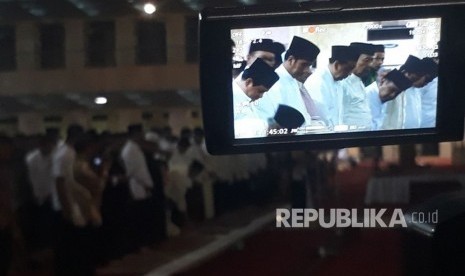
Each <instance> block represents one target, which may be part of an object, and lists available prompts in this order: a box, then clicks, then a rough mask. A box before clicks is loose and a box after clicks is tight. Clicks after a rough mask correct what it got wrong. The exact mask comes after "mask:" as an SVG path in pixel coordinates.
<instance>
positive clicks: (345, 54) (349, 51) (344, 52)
mask: <svg viewBox="0 0 465 276" xmlns="http://www.w3.org/2000/svg"><path fill="white" fill-rule="evenodd" d="M359 56H360V53H359V52H358V51H357V50H356V49H355V48H354V47H351V46H342V45H334V46H333V47H331V58H332V59H334V60H338V61H342V62H347V61H357V60H358V57H359Z"/></svg>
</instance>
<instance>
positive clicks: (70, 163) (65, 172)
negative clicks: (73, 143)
mask: <svg viewBox="0 0 465 276" xmlns="http://www.w3.org/2000/svg"><path fill="white" fill-rule="evenodd" d="M75 161H76V152H75V151H74V149H73V148H72V147H70V146H69V145H68V144H66V143H64V144H61V145H60V146H59V147H58V148H57V150H56V152H55V154H54V155H53V161H52V162H53V163H52V176H53V177H54V179H56V178H58V177H62V178H64V185H65V190H66V193H67V194H68V197H69V198H70V199H72V198H73V192H72V190H73V185H75V179H74V162H75ZM71 204H73V201H71ZM52 207H53V209H54V210H55V211H60V210H61V204H60V199H59V197H58V192H57V187H56V185H52Z"/></svg>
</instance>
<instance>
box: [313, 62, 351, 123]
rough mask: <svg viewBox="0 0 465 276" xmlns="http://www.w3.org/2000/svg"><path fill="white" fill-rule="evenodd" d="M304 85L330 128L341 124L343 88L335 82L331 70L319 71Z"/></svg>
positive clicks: (322, 69)
mask: <svg viewBox="0 0 465 276" xmlns="http://www.w3.org/2000/svg"><path fill="white" fill-rule="evenodd" d="M304 85H305V88H306V89H307V90H308V92H309V93H310V96H311V97H312V99H313V101H314V102H315V105H316V107H317V109H318V111H319V113H320V117H321V119H322V120H323V121H324V122H325V123H326V124H327V125H329V126H335V125H339V124H341V113H342V111H341V109H342V91H341V86H340V82H339V81H335V80H334V78H333V75H332V74H331V72H330V71H329V68H328V67H325V68H321V69H320V68H319V69H317V70H316V71H315V72H314V73H313V74H312V75H311V76H310V77H309V78H308V79H307V80H306V81H305V84H304Z"/></svg>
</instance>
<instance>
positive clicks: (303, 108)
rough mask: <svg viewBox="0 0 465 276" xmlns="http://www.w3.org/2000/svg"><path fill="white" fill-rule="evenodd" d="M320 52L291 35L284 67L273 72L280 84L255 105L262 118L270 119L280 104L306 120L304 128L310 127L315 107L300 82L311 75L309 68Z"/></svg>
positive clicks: (301, 39)
mask: <svg viewBox="0 0 465 276" xmlns="http://www.w3.org/2000/svg"><path fill="white" fill-rule="evenodd" d="M319 53H320V49H319V48H318V47H317V46H316V45H315V44H313V43H312V42H310V41H308V40H306V39H304V38H301V37H298V36H294V38H293V39H292V42H291V44H290V46H289V49H288V50H287V52H286V54H285V56H284V59H285V60H284V62H283V64H281V65H280V66H279V67H278V68H277V69H276V73H277V74H278V76H279V81H278V82H277V83H276V84H275V85H273V87H271V89H270V91H268V92H267V93H266V94H265V95H264V96H263V98H262V99H260V101H259V102H258V109H259V111H260V116H261V117H262V118H264V119H268V118H273V117H274V116H275V114H276V111H277V110H278V107H279V105H280V104H282V105H287V106H290V107H292V108H294V109H296V110H297V111H299V112H300V113H301V114H302V115H303V116H304V118H305V125H311V124H312V118H311V116H312V115H317V114H316V108H315V106H314V102H313V100H312V99H311V98H310V95H309V94H308V91H306V89H305V87H304V85H303V83H304V82H305V81H306V80H307V78H308V77H309V76H310V75H311V68H310V67H311V66H312V64H313V63H314V62H315V60H316V57H317V56H318V54H319ZM310 113H312V114H310Z"/></svg>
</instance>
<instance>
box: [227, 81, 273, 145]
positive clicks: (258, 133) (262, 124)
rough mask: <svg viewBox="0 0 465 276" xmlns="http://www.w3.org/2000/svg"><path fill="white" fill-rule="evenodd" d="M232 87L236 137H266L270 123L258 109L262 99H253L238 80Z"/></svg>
mask: <svg viewBox="0 0 465 276" xmlns="http://www.w3.org/2000/svg"><path fill="white" fill-rule="evenodd" d="M232 87H233V105H234V136H235V138H255V137H265V136H266V134H267V130H268V123H267V121H266V118H262V117H260V115H259V112H258V110H257V106H258V105H259V104H260V102H259V101H260V99H259V100H256V101H252V99H250V98H249V97H248V96H247V95H246V94H245V92H244V91H243V90H242V89H241V88H240V87H239V85H238V84H237V83H236V81H233V84H232ZM266 93H268V92H266ZM266 93H265V95H266Z"/></svg>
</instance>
